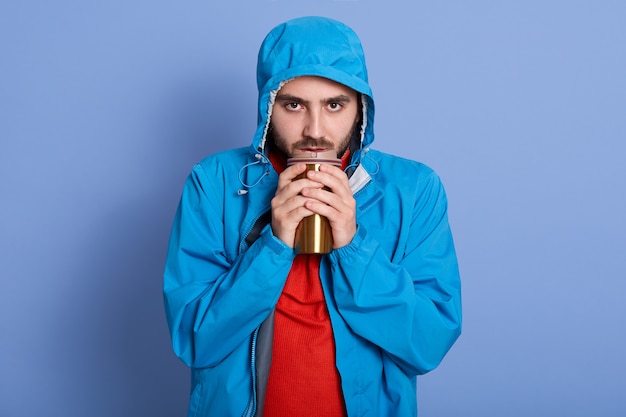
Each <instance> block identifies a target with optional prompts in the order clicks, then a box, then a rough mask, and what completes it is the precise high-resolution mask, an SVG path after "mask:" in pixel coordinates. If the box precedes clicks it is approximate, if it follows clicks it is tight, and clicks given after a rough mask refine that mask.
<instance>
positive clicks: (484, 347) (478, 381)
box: [0, 0, 626, 417]
mask: <svg viewBox="0 0 626 417" xmlns="http://www.w3.org/2000/svg"><path fill="white" fill-rule="evenodd" d="M309 14H317V15H326V16H329V17H334V18H337V19H340V20H343V21H345V22H346V23H348V24H349V25H350V26H352V27H353V28H354V29H355V30H356V31H357V32H358V33H359V35H360V36H361V38H362V41H363V43H364V47H365V51H366V54H367V59H368V64H369V71H370V78H371V84H372V87H373V89H374V94H375V98H376V103H377V116H376V132H377V139H376V142H375V145H376V147H377V148H378V149H381V150H385V151H389V152H393V153H396V154H401V155H403V156H406V157H409V158H412V159H418V160H420V161H423V162H425V163H427V164H428V165H430V166H432V167H433V168H434V169H435V170H436V171H437V172H438V173H439V174H440V175H441V177H442V178H443V180H444V183H445V184H446V187H447V190H448V194H449V200H450V219H451V223H452V226H453V230H454V233H455V239H456V243H457V251H458V255H459V260H460V265H461V272H462V277H463V288H464V314H465V324H464V333H463V335H462V336H461V338H460V339H459V341H458V343H457V344H456V345H455V346H454V347H453V349H452V350H451V351H450V353H449V355H448V356H447V358H446V359H445V360H444V362H443V364H442V365H441V366H440V367H439V368H438V369H437V370H436V371H434V372H432V373H431V374H429V375H427V376H424V377H421V378H420V379H419V398H420V415H421V416H422V417H449V416H464V417H470V416H477V417H491V416H493V417H496V416H498V417H501V416H569V417H575V416H592V415H593V416H603V417H609V416H623V415H625V414H626V396H624V387H625V386H626V376H625V374H626V359H625V358H624V356H625V352H626V346H625V345H626V343H625V342H626V303H625V302H624V296H625V294H626V284H625V280H626V267H625V262H624V259H625V258H626V257H625V252H626V223H625V221H624V213H626V184H625V182H626V168H625V167H626V164H624V162H623V159H624V151H625V150H626V146H625V141H626V76H625V75H624V74H626V24H625V22H626V4H625V3H624V2H623V1H621V0H615V1H610V0H593V1H592V0H589V1H582V0H569V1H566V0H552V1H549V0H524V1H521V0H520V1H506V0H492V1H488V0H479V1H461V0H448V1H430V2H424V1H421V2H411V1H393V0H392V1H389V0H385V1H382V0H379V1H374V0H361V1H359V0H354V1H330V0H328V1H316V2H314V1H287V0H275V1H267V0H266V1H236V0H233V1H222V2H210V1H165V0H150V1H148V0H144V1H121V0H109V1H93V0H92V1H70V0H56V1H27V0H24V1H9V0H7V1H3V2H2V3H1V4H0V141H1V142H0V199H1V204H0V233H1V235H0V237H1V239H0V274H1V279H0V299H1V301H0V416H2V417H5V416H6V417H31V416H36V415H37V416H55V417H56V416H90V417H99V416H102V417H105V416H107V417H109V416H116V417H123V416H129V417H130V416H163V417H165V416H182V415H184V414H185V412H186V407H187V395H188V389H189V381H188V370H187V369H186V368H185V367H184V366H183V365H182V364H181V363H180V362H179V361H178V360H177V359H176V358H175V357H174V355H173V353H172V351H171V347H170V345H169V339H168V334H167V328H166V324H165V317H164V313H163V308H162V298H161V279H162V278H161V273H162V269H163V263H164V255H165V250H166V244H167V238H168V235H169V229H170V226H171V221H172V218H173V215H174V211H175V209H176V205H177V202H178V197H179V195H180V192H181V189H182V183H183V181H184V179H185V177H186V175H187V173H188V172H189V170H190V169H191V166H192V164H193V163H194V162H196V161H198V160H199V159H200V158H201V157H203V156H204V155H206V154H208V153H212V152H214V151H217V150H221V149H226V148H230V147H233V146H240V145H247V144H249V142H250V139H251V137H252V134H253V131H254V128H255V123H256V86H255V72H254V71H255V61H256V53H257V50H258V47H259V44H260V42H261V40H262V38H263V37H264V36H265V34H266V33H267V32H268V31H269V30H270V29H271V28H272V27H273V26H274V25H275V24H277V23H279V22H281V21H283V20H286V19H289V18H292V17H296V16H301V15H309Z"/></svg>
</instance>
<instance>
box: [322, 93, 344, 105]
mask: <svg viewBox="0 0 626 417" xmlns="http://www.w3.org/2000/svg"><path fill="white" fill-rule="evenodd" d="M349 102H350V97H348V96H346V95H344V94H340V95H338V96H336V97H329V98H326V99H324V100H322V103H349Z"/></svg>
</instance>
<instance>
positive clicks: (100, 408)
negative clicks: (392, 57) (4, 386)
mask: <svg viewBox="0 0 626 417" xmlns="http://www.w3.org/2000/svg"><path fill="white" fill-rule="evenodd" d="M231 78H232V77H231ZM207 79H208V80H210V81H211V80H220V82H213V81H211V82H210V83H208V82H206V81H205V82H196V83H194V82H190V83H188V84H186V85H185V86H183V87H182V88H175V89H174V90H175V93H174V94H173V95H171V96H170V97H165V100H164V103H162V106H161V108H160V109H159V111H158V112H157V113H158V114H155V115H154V117H152V118H150V120H147V121H146V123H154V125H153V126H149V127H148V129H147V130H149V131H153V132H155V133H154V135H153V136H152V137H149V138H142V140H145V141H146V143H145V145H143V146H144V148H145V151H146V154H147V155H149V156H142V157H141V158H139V159H140V160H141V161H145V162H144V163H140V164H137V165H140V167H133V168H132V169H134V170H137V171H138V172H131V173H129V175H131V176H132V175H135V176H137V175H139V176H141V181H140V182H141V184H142V185H141V187H137V188H138V189H137V190H136V192H135V191H133V190H130V191H129V190H128V187H129V185H128V184H123V185H122V184H121V185H120V187H121V188H122V189H124V188H125V189H126V190H125V192H124V193H123V197H115V196H114V197H113V198H112V201H110V202H109V204H108V205H107V207H102V208H101V210H100V211H99V212H98V213H95V214H94V218H93V220H92V224H91V225H92V228H91V229H90V230H83V231H81V232H80V234H81V236H82V239H84V242H83V244H82V245H81V246H80V248H81V251H80V253H76V254H75V255H73V256H74V257H75V259H76V262H75V268H76V269H75V270H74V271H73V272H72V274H73V275H74V276H73V277H72V282H73V285H72V286H71V288H68V289H67V291H68V292H71V293H70V294H68V295H67V298H66V299H67V300H74V302H73V303H72V305H69V304H64V305H62V306H61V311H58V312H55V313H54V314H55V315H56V317H55V320H54V322H55V323H58V328H57V329H55V330H54V332H55V333H56V335H57V336H56V337H55V340H56V342H55V343H58V346H55V347H53V348H56V350H57V351H58V352H62V353H61V355H60V356H61V357H59V358H58V361H57V362H56V363H54V364H50V366H51V368H52V369H51V372H53V373H56V374H57V375H60V376H62V384H60V385H59V386H56V387H51V397H54V399H53V400H52V401H53V402H54V404H51V406H52V407H53V408H55V409H58V410H62V411H63V413H62V414H59V415H89V416H91V417H98V416H102V417H105V416H106V417H110V416H117V417H123V416H129V417H130V416H133V417H134V416H152V417H159V416H163V417H165V416H168V417H169V416H176V415H184V413H185V411H186V408H187V402H188V394H189V377H188V375H189V372H188V370H187V368H186V367H185V366H184V365H183V364H182V362H180V361H179V360H178V359H177V358H176V357H175V356H174V353H173V351H172V348H171V345H170V341H169V334H168V330H167V325H166V320H165V314H164V311H163V298H162V290H161V288H162V274H163V267H164V261H165V254H166V249H167V242H168V238H169V232H170V227H171V224H172V220H173V216H174V212H175V209H176V205H177V203H178V199H179V197H180V192H181V190H182V185H183V181H184V179H185V177H186V176H187V174H188V173H189V171H190V169H191V167H192V165H193V163H195V162H197V161H199V160H200V159H201V158H202V157H204V156H205V155H207V154H209V153H212V152H215V151H219V150H222V149H226V148H230V147H233V146H241V145H245V144H248V143H250V138H251V135H252V134H253V129H254V124H255V122H256V113H252V114H250V112H247V111H242V110H241V109H242V107H243V106H242V105H241V103H242V98H243V97H245V98H250V101H251V103H252V104H251V108H252V109H253V108H254V107H255V104H254V100H255V97H256V96H255V94H251V92H250V91H248V92H247V95H246V94H242V93H241V92H238V91H233V89H232V88H231V87H229V86H231V85H240V84H241V83H238V82H237V80H231V79H229V77H225V76H221V77H215V76H213V77H207ZM252 93H254V91H253V92H252ZM216 97H219V100H218V99H216ZM232 109H237V111H232ZM241 115H245V116H246V119H249V121H250V123H249V126H250V128H248V129H247V130H246V129H245V128H244V126H246V123H245V121H242V120H238V118H240V117H241ZM139 147H141V146H139ZM131 184H132V183H131ZM129 196H130V197H129Z"/></svg>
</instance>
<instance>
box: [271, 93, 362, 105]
mask: <svg viewBox="0 0 626 417" xmlns="http://www.w3.org/2000/svg"><path fill="white" fill-rule="evenodd" d="M276 101H280V102H292V103H301V104H310V101H308V100H304V99H302V98H300V97H297V96H292V95H291V94H278V95H277V96H276ZM320 102H321V103H349V102H350V97H348V96H346V95H344V94H340V95H338V96H335V97H328V98H325V99H322V100H321V101H320Z"/></svg>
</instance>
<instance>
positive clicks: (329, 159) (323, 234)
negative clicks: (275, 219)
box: [287, 151, 341, 254]
mask: <svg viewBox="0 0 626 417" xmlns="http://www.w3.org/2000/svg"><path fill="white" fill-rule="evenodd" d="M297 163H304V164H306V171H319V169H320V165H322V164H329V165H335V166H336V167H341V159H339V158H337V152H335V151H327V152H300V153H295V154H293V155H292V156H291V157H290V158H289V159H288V160H287V165H288V166H290V165H294V164H297ZM306 171H305V172H303V173H302V174H300V175H298V176H297V177H296V178H295V179H294V181H295V180H299V179H301V178H306ZM294 247H295V250H296V252H298V253H306V254H324V253H330V251H331V250H332V249H333V235H332V229H331V227H330V223H329V222H328V219H327V218H326V217H324V216H320V215H319V214H312V215H310V216H308V217H305V218H304V219H302V221H301V222H300V224H299V225H298V228H297V229H296V235H295V241H294Z"/></svg>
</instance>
